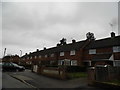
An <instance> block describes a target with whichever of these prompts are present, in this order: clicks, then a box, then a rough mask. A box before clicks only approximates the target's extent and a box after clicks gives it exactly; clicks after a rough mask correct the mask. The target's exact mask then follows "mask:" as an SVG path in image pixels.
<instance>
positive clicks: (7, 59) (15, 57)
mask: <svg viewBox="0 0 120 90" xmlns="http://www.w3.org/2000/svg"><path fill="white" fill-rule="evenodd" d="M2 61H3V62H13V63H16V64H19V61H20V57H19V56H18V55H8V56H5V57H3V59H2Z"/></svg>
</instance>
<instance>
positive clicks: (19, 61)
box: [19, 50, 22, 64]
mask: <svg viewBox="0 0 120 90" xmlns="http://www.w3.org/2000/svg"><path fill="white" fill-rule="evenodd" d="M20 52H21V53H20V60H21V56H22V50H20ZM20 60H19V64H20Z"/></svg>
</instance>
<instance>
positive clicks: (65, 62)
mask: <svg viewBox="0 0 120 90" xmlns="http://www.w3.org/2000/svg"><path fill="white" fill-rule="evenodd" d="M58 65H68V66H71V65H72V66H77V60H70V59H64V60H59V61H58Z"/></svg>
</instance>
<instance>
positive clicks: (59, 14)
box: [2, 2, 117, 52]
mask: <svg viewBox="0 0 120 90" xmlns="http://www.w3.org/2000/svg"><path fill="white" fill-rule="evenodd" d="M2 8H3V11H2V19H3V20H2V26H3V33H2V35H3V44H4V47H8V48H14V47H15V48H17V47H19V48H23V49H24V50H25V51H26V52H28V51H29V50H30V51H31V50H32V49H35V48H43V47H44V46H46V47H51V46H55V45H56V44H57V43H58V42H59V40H60V39H61V38H63V37H65V38H67V41H68V42H71V39H72V38H74V39H76V40H78V41H79V40H82V39H85V38H86V37H85V34H86V33H87V32H88V31H91V32H94V33H95V36H96V38H102V37H105V36H108V35H109V33H110V31H111V27H110V26H109V22H111V20H112V19H113V18H117V3H81V2H75V3H72V2H69V3H65V2H64V3H62V2H61V3H59V2H57V3H56V2H51V3H49V2H47V3H45V2H41V3H25V2H24V3H3V7H2ZM115 31H116V32H117V28H116V29H115ZM25 51H24V52H25ZM11 52H14V51H11Z"/></svg>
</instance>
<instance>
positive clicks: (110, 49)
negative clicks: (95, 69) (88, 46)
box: [96, 48, 113, 53]
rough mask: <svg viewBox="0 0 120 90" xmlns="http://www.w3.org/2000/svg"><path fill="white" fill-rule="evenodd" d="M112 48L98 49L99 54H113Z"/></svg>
mask: <svg viewBox="0 0 120 90" xmlns="http://www.w3.org/2000/svg"><path fill="white" fill-rule="evenodd" d="M112 51H113V50H112V48H98V49H96V52H97V53H112Z"/></svg>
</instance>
